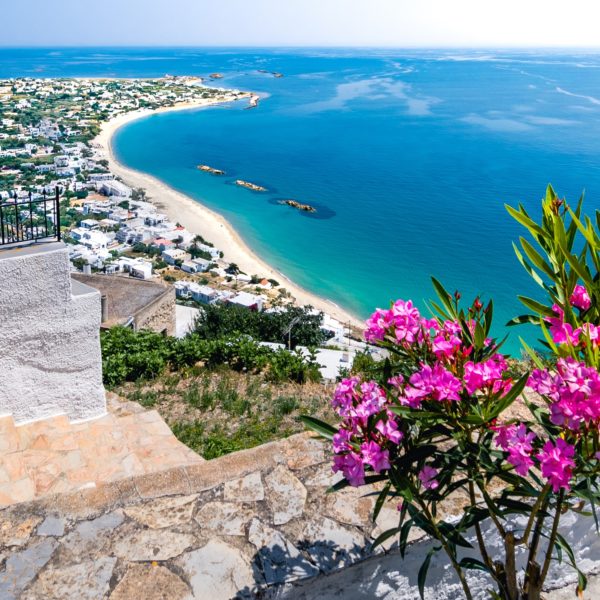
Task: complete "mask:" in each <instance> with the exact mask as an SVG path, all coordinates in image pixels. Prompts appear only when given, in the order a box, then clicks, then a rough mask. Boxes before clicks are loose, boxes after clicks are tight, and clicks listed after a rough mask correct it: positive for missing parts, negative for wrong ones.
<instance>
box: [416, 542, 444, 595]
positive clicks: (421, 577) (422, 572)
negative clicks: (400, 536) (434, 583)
mask: <svg viewBox="0 0 600 600" xmlns="http://www.w3.org/2000/svg"><path fill="white" fill-rule="evenodd" d="M439 549H440V546H434V547H433V548H432V549H431V550H430V551H429V552H428V553H427V556H426V557H425V560H424V561H423V564H422V565H421V568H420V569H419V574H418V576H417V583H418V585H419V595H420V596H421V600H425V581H426V579H427V571H429V564H430V563H431V557H432V556H433V555H434V553H435V552H437V551H438V550H439Z"/></svg>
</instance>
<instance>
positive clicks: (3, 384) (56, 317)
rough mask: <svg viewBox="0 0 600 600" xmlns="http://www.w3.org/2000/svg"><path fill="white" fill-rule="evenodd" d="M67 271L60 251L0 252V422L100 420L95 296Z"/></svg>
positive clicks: (48, 247)
mask: <svg viewBox="0 0 600 600" xmlns="http://www.w3.org/2000/svg"><path fill="white" fill-rule="evenodd" d="M70 269H71V265H70V262H69V256H68V252H67V249H66V247H65V246H64V244H61V243H49V244H38V245H33V246H28V247H25V248H16V249H3V250H0V415H12V416H13V418H14V420H15V422H17V423H20V422H25V421H31V420H37V419H43V418H46V417H49V416H54V415H58V414H66V415H68V416H69V417H70V418H71V419H75V420H81V419H89V418H93V417H96V416H100V415H102V414H104V413H105V412H106V402H105V398H104V388H103V386H102V359H101V354H100V339H99V326H100V294H99V293H98V292H97V291H96V290H94V289H92V288H89V287H87V286H84V285H82V284H78V283H77V287H76V288H72V287H71V278H70Z"/></svg>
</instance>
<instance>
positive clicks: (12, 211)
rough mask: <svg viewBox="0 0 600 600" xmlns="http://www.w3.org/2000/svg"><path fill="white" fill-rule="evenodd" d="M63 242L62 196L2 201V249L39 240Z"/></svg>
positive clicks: (0, 222) (44, 194)
mask: <svg viewBox="0 0 600 600" xmlns="http://www.w3.org/2000/svg"><path fill="white" fill-rule="evenodd" d="M50 239H55V240H58V241H60V194H59V190H58V188H56V190H55V194H53V195H50V196H48V195H47V194H46V192H44V193H43V194H42V196H41V197H38V198H34V197H33V195H32V194H31V192H30V193H29V197H28V198H27V197H26V198H17V197H16V196H15V197H14V198H10V199H8V200H1V201H0V246H8V245H11V246H12V245H18V244H21V243H26V242H35V241H38V240H50Z"/></svg>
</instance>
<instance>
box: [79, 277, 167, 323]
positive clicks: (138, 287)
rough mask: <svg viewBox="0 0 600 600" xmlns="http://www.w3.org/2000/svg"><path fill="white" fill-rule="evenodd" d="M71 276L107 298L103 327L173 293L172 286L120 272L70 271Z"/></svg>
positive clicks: (123, 320)
mask: <svg viewBox="0 0 600 600" xmlns="http://www.w3.org/2000/svg"><path fill="white" fill-rule="evenodd" d="M72 278H73V279H75V280H77V281H79V282H81V283H84V284H86V285H88V286H90V287H93V288H96V289H97V290H98V291H99V292H100V293H101V294H102V295H103V296H106V299H107V308H108V318H107V319H106V321H104V322H103V323H102V326H103V327H112V326H114V325H124V324H125V323H127V321H128V320H129V319H130V318H131V317H134V316H135V315H136V314H137V313H138V312H139V311H141V310H143V309H144V308H146V307H148V306H150V305H151V304H153V303H154V302H156V301H158V300H160V299H161V298H163V297H164V296H168V295H169V294H173V288H171V287H167V286H164V285H162V284H160V283H154V282H151V281H140V280H138V279H134V278H132V277H123V276H121V275H99V274H94V275H83V274H81V273H73V274H72Z"/></svg>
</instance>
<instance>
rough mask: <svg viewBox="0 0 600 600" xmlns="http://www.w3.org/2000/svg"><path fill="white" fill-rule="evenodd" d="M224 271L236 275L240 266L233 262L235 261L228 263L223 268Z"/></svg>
mask: <svg viewBox="0 0 600 600" xmlns="http://www.w3.org/2000/svg"><path fill="white" fill-rule="evenodd" d="M225 272H226V273H229V274H230V275H237V274H238V273H240V268H239V267H238V266H237V265H236V264H235V263H233V262H232V263H229V266H228V267H227V268H226V269H225Z"/></svg>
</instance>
